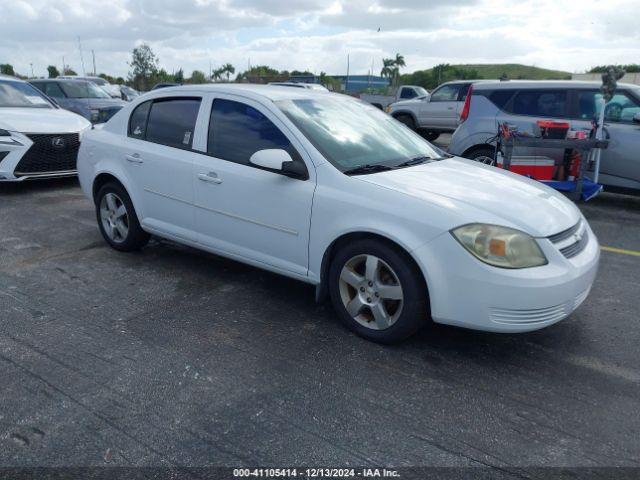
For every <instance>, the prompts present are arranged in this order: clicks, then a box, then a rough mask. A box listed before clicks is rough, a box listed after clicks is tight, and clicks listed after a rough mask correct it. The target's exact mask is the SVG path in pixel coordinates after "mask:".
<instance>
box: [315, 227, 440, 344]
mask: <svg viewBox="0 0 640 480" xmlns="http://www.w3.org/2000/svg"><path fill="white" fill-rule="evenodd" d="M365 255H369V256H375V257H377V258H378V259H380V260H382V261H383V262H384V263H386V264H387V265H388V266H389V267H391V269H392V270H393V273H394V274H395V276H396V277H397V281H398V282H397V283H399V285H400V287H401V289H402V297H403V298H402V304H401V308H397V309H396V314H397V315H398V316H397V319H396V320H395V321H394V323H392V324H391V325H390V326H389V327H388V328H385V329H373V328H372V327H367V326H364V325H363V324H362V323H360V322H361V321H362V320H360V321H359V320H357V319H356V318H354V317H352V316H351V315H350V314H349V312H348V311H347V309H346V307H345V303H344V301H343V293H341V287H340V275H341V272H342V269H343V267H345V265H347V264H348V262H351V261H353V259H354V258H358V257H360V256H365ZM328 287H329V294H330V297H331V302H332V303H333V307H334V309H335V310H336V312H337V313H338V316H339V317H340V319H341V320H342V322H343V323H344V324H345V325H346V327H347V328H349V329H350V330H352V331H353V332H355V333H357V334H358V335H360V336H362V337H364V338H366V339H367V340H371V341H374V342H378V343H384V344H390V343H395V342H399V341H401V340H404V339H406V338H408V337H409V336H411V335H413V334H414V333H416V332H417V331H418V330H420V329H421V328H422V327H424V326H425V325H427V324H428V323H429V321H430V316H429V294H428V291H427V286H426V283H425V281H424V277H423V276H422V272H420V270H419V268H418V267H417V266H416V264H415V263H414V262H413V260H412V259H411V258H410V257H409V255H408V254H406V253H405V252H403V251H401V250H400V249H399V248H397V247H395V246H394V245H391V244H389V243H387V242H384V241H381V240H376V239H362V240H356V241H353V242H350V243H348V244H346V245H344V246H343V247H341V248H340V250H338V252H337V253H336V255H335V256H334V257H333V259H332V262H331V266H330V268H329V278H328ZM343 287H345V285H344V284H343ZM351 292H352V294H354V295H355V296H357V295H359V293H358V291H357V289H355V288H353V289H352V290H351ZM364 295H365V296H366V295H368V294H364ZM376 296H377V294H376ZM390 301H391V302H393V300H390ZM385 302H386V300H385ZM392 307H393V305H392ZM367 308H369V307H367V306H365V307H364V308H363V310H362V312H363V315H367V313H371V314H372V313H373V311H372V310H371V309H369V312H367ZM360 316H362V315H360ZM371 318H372V320H371V321H372V322H374V320H373V315H371ZM374 328H375V327H374Z"/></svg>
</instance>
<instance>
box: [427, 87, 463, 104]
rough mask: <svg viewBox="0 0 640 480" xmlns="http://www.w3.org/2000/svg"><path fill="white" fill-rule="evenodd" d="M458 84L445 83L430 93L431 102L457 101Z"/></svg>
mask: <svg viewBox="0 0 640 480" xmlns="http://www.w3.org/2000/svg"><path fill="white" fill-rule="evenodd" d="M459 90H460V85H445V86H444V87H440V88H439V89H438V90H436V91H435V92H433V93H432V94H431V101H432V102H457V101H458V91H459Z"/></svg>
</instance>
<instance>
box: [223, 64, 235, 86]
mask: <svg viewBox="0 0 640 480" xmlns="http://www.w3.org/2000/svg"><path fill="white" fill-rule="evenodd" d="M222 73H224V74H225V75H226V76H227V82H228V81H229V77H230V76H231V75H233V74H234V73H236V69H235V67H234V66H233V65H231V64H230V63H225V64H224V65H223V66H222Z"/></svg>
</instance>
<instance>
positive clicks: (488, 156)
mask: <svg viewBox="0 0 640 480" xmlns="http://www.w3.org/2000/svg"><path fill="white" fill-rule="evenodd" d="M465 157H466V158H468V159H469V160H474V161H476V162H480V163H484V164H485V165H495V164H496V160H495V159H496V149H495V148H493V147H491V146H487V147H482V148H477V149H475V150H473V151H472V152H471V153H469V154H468V155H465Z"/></svg>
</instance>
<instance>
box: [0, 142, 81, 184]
mask: <svg viewBox="0 0 640 480" xmlns="http://www.w3.org/2000/svg"><path fill="white" fill-rule="evenodd" d="M79 137H80V134H79V133H60V134H23V133H16V132H13V133H12V137H11V140H6V141H5V142H0V182H20V181H23V180H31V179H45V178H59V177H71V176H74V175H77V170H76V162H77V157H78V148H79V146H80V138H79ZM56 139H62V141H63V143H62V146H60V145H58V146H54V144H53V141H54V140H56Z"/></svg>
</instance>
